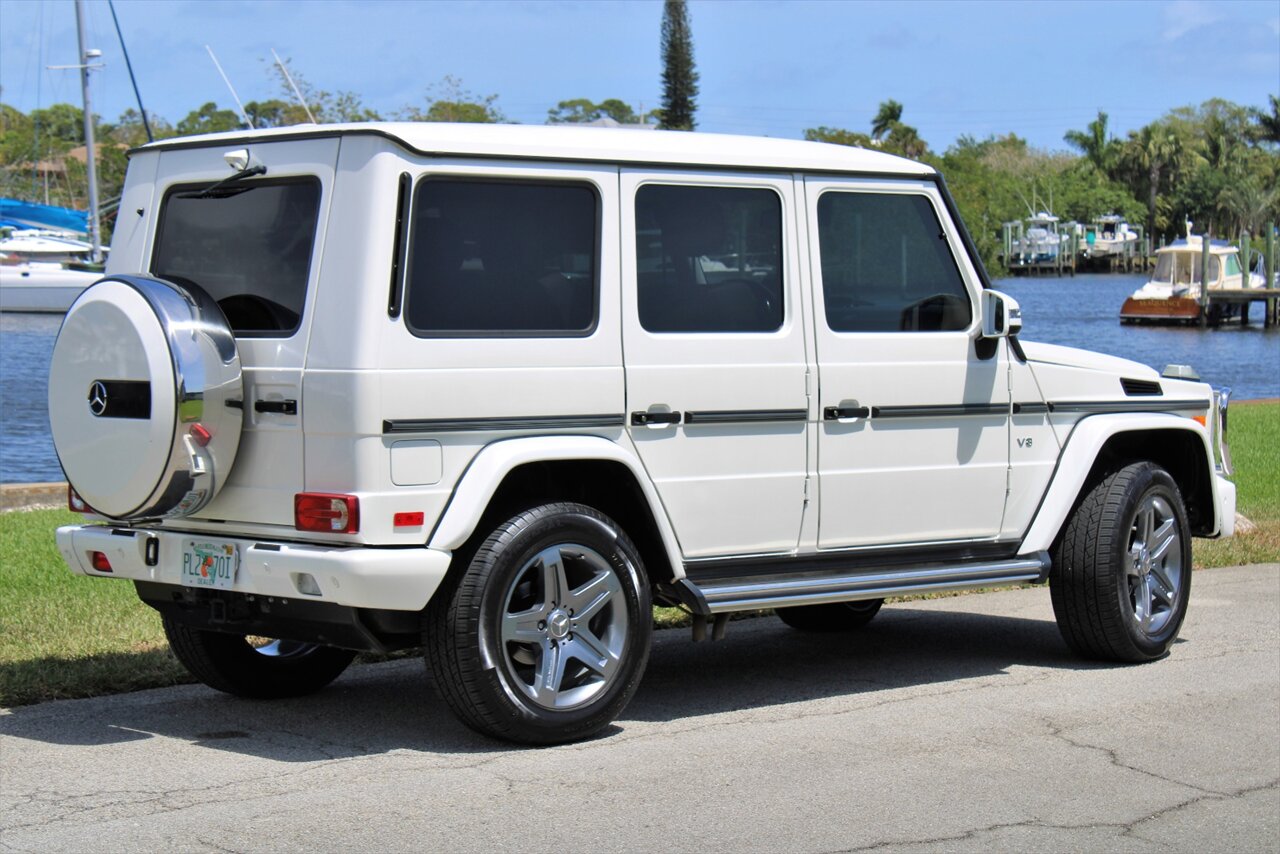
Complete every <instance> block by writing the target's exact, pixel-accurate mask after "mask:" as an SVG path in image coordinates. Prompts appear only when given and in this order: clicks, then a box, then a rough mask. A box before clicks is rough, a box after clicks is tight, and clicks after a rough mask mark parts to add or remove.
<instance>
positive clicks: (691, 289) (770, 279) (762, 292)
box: [636, 184, 783, 332]
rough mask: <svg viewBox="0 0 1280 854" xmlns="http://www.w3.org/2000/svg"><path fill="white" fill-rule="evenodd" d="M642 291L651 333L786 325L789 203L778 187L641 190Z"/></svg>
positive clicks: (643, 314) (759, 329)
mask: <svg viewBox="0 0 1280 854" xmlns="http://www.w3.org/2000/svg"><path fill="white" fill-rule="evenodd" d="M636 290H637V298H638V301H639V308H640V325H641V326H643V327H644V328H645V329H646V330H648V331H649V332H773V331H775V330H776V329H778V328H779V327H781V326H782V316H783V315H782V202H781V200H780V199H779V198H778V194H777V193H775V192H773V191H772V190H763V189H754V188H739V187H682V186H671V185H665V184H651V185H647V186H644V187H641V188H640V189H639V190H637V191H636Z"/></svg>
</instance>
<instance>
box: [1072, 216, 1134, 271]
mask: <svg viewBox="0 0 1280 854" xmlns="http://www.w3.org/2000/svg"><path fill="white" fill-rule="evenodd" d="M1086 228H1087V230H1086V232H1085V249H1084V253H1085V256H1086V257H1087V258H1089V259H1090V260H1095V261H1101V260H1103V259H1107V258H1113V257H1117V256H1120V257H1126V256H1127V255H1129V254H1132V253H1133V252H1134V251H1135V250H1136V249H1137V246H1138V233H1137V232H1136V231H1134V230H1133V229H1132V228H1130V227H1129V223H1127V222H1125V221H1124V218H1123V217H1120V216H1117V215H1116V214H1107V215H1106V216H1100V217H1098V218H1097V219H1096V220H1094V222H1093V223H1092V224H1090V225H1089V226H1087V227H1086Z"/></svg>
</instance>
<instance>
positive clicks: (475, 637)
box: [424, 503, 652, 744]
mask: <svg viewBox="0 0 1280 854" xmlns="http://www.w3.org/2000/svg"><path fill="white" fill-rule="evenodd" d="M650 606H651V603H650V597H649V585H648V580H647V579H646V577H645V573H644V567H643V564H642V562H641V560H640V556H639V554H638V553H637V552H636V549H635V546H633V545H632V544H631V541H630V540H629V539H628V538H627V536H626V534H624V533H623V532H622V530H621V529H620V528H619V527H618V525H617V524H616V523H615V522H614V521H613V520H611V519H609V518H608V517H607V516H604V515H603V514H601V513H599V512H597V511H596V510H594V509H592V508H590V507H586V506H584V505H581V504H567V503H566V504H548V505H544V506H542V507H537V508H534V509H532V510H529V511H528V512H525V513H521V514H520V515H518V516H515V517H513V518H511V519H508V520H507V521H505V522H503V523H502V524H500V525H498V526H497V527H496V528H495V529H494V530H493V532H492V533H491V534H490V535H489V536H488V537H487V538H486V539H485V540H484V542H483V543H482V544H481V545H480V546H479V547H478V548H477V549H476V551H475V553H474V555H473V556H472V557H471V559H470V561H469V563H468V564H467V565H466V567H465V568H464V569H463V570H462V571H461V572H459V573H457V574H456V575H454V576H453V577H452V578H451V580H450V582H448V583H447V584H446V586H445V587H443V588H442V589H441V590H440V591H438V592H437V593H436V595H435V596H434V597H433V598H432V601H431V604H430V605H429V606H428V608H427V614H426V618H425V623H424V646H425V655H426V660H427V665H428V667H429V668H430V670H431V673H432V675H433V676H434V679H435V683H436V685H437V687H438V688H439V690H440V692H441V694H442V695H443V696H444V699H445V701H446V702H447V703H448V704H449V706H450V707H451V708H452V709H453V711H454V712H455V713H456V714H457V715H458V717H460V718H461V719H462V720H463V722H465V723H466V724H467V725H468V726H470V727H471V728H473V729H475V730H477V731H478V732H481V733H483V734H485V735H489V736H493V737H495V738H502V739H506V740H509V741H517V742H524V743H528V744H555V743H561V742H568V741H575V740H578V739H582V738H587V737H588V736H591V735H593V734H595V733H596V732H598V731H600V730H601V729H603V728H604V727H605V726H607V725H608V724H609V723H610V722H611V721H612V720H613V719H614V718H615V717H617V715H618V714H619V713H620V712H621V711H622V709H623V707H625V706H626V704H627V702H628V701H629V700H630V699H631V696H632V694H634V693H635V689H636V687H637V686H638V684H639V682H640V677H641V675H642V674H643V672H644V667H645V664H646V662H647V660H648V657H649V638H650V633H651V623H652V617H651V609H650Z"/></svg>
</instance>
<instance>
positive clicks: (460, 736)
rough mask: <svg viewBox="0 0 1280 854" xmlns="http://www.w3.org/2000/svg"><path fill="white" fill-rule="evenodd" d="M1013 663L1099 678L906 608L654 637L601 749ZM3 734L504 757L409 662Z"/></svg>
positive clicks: (74, 709) (128, 699)
mask: <svg viewBox="0 0 1280 854" xmlns="http://www.w3.org/2000/svg"><path fill="white" fill-rule="evenodd" d="M1019 665H1026V666H1032V667H1041V668H1051V669H1070V670H1075V669H1089V668H1097V667H1105V666H1106V665H1096V664H1089V663H1087V662H1081V661H1080V660H1078V659H1076V658H1074V657H1073V656H1072V655H1071V654H1070V652H1069V651H1068V650H1067V648H1066V646H1065V644H1064V643H1063V641H1062V639H1061V638H1060V637H1059V635H1058V630H1057V627H1056V626H1055V625H1054V623H1052V622H1050V621H1047V620H1040V619H1026V618H1020V617H1008V616H991V615H983V614H970V613H963V612H944V611H937V610H927V611H926V610H920V609H913V608H911V607H910V606H901V605H899V606H890V607H886V608H885V609H884V611H883V612H882V613H881V614H880V616H878V617H877V618H876V620H875V621H874V622H873V623H872V624H871V625H869V626H867V627H866V628H864V629H862V630H860V631H858V632H855V633H849V634H806V633H803V632H798V631H795V630H794V629H790V628H788V627H787V626H785V625H783V624H782V623H781V621H779V620H778V619H777V618H776V617H773V616H767V617H762V618H760V619H754V620H742V621H737V622H734V623H731V624H730V626H729V632H728V636H727V637H726V638H725V639H724V640H721V641H715V642H703V643H696V644H695V643H691V642H690V641H689V637H688V634H687V632H686V631H685V630H669V631H661V632H657V633H655V635H654V646H653V653H652V655H651V656H650V659H649V667H648V671H647V673H646V676H645V678H644V680H643V682H642V683H641V685H640V689H639V691H638V692H637V695H636V697H635V698H634V699H633V700H632V702H631V704H630V705H629V706H628V707H627V709H626V710H625V711H624V713H623V715H622V717H621V718H620V719H619V720H618V721H617V722H616V723H615V724H614V725H613V726H612V727H610V728H608V729H607V730H606V731H605V732H604V733H603V734H601V735H600V736H598V738H599V739H603V740H607V739H609V738H610V736H611V735H616V734H617V733H618V732H619V731H625V730H626V729H627V728H628V726H629V725H630V724H632V723H635V722H657V721H672V720H680V719H688V718H693V717H697V716H701V715H712V714H719V713H724V712H732V711H739V710H744V709H752V708H760V707H768V706H781V705H785V704H788V703H794V702H798V701H803V700H813V699H821V698H829V697H837V696H853V695H871V696H874V695H876V694H877V693H885V692H889V691H892V690H894V689H898V688H903V687H910V686H916V685H926V684H945V683H952V682H957V681H959V680H966V679H973V678H979V677H990V676H997V675H1000V674H1007V673H1008V672H1009V669H1010V668H1011V667H1016V666H1019ZM0 733H3V734H5V735H7V736H10V737H14V738H21V739H27V740H33V741H41V742H46V743H50V744H59V745H82V746H92V745H103V744H117V743H123V742H130V741H139V740H143V739H149V738H155V737H163V738H168V739H175V740H178V741H181V742H185V743H187V744H193V745H197V746H200V747H205V748H209V749H214V750H222V751H229V752H233V753H239V754H244V755H246V756H253V757H260V758H264V759H270V760H275V761H280V762H317V761H326V760H336V759H345V758H354V757H360V756H369V755H377V754H385V753H390V752H393V751H421V752H431V753H445V754H451V753H462V754H486V753H500V752H506V751H508V750H510V749H511V747H510V746H509V745H504V744H501V743H499V742H495V741H492V740H489V739H486V738H484V737H481V736H479V735H476V734H475V733H473V732H471V731H470V730H468V729H467V728H465V727H464V726H463V725H462V724H460V723H459V722H458V721H457V720H456V719H455V718H454V717H453V715H452V714H451V713H450V712H449V710H448V708H447V707H446V706H445V704H444V702H443V700H442V699H441V698H440V697H439V696H438V695H437V694H436V692H435V690H434V688H433V686H432V685H431V684H430V681H429V678H428V677H427V675H426V674H425V673H424V667H423V665H422V662H421V661H420V660H418V659H401V660H396V661H391V662H386V663H381V664H372V665H365V666H358V667H353V668H351V669H350V670H349V671H348V672H347V673H346V674H344V675H343V676H342V677H340V678H339V679H338V680H337V681H336V682H335V683H333V685H331V686H330V687H329V688H327V689H326V690H324V691H322V692H320V693H318V694H315V695H312V696H310V697H303V698H298V699H291V700H276V701H252V700H244V699H240V698H237V697H231V696H228V695H225V694H220V693H218V692H216V691H213V690H212V689H209V688H206V687H204V686H202V685H184V686H180V687H175V688H164V689H156V690H152V691H146V692H140V693H136V694H121V695H115V696H109V697H98V698H94V699H89V700H73V701H61V702H57V703H45V704H41V705H36V706H22V707H18V708H15V709H12V710H10V712H9V714H7V715H5V716H3V717H0Z"/></svg>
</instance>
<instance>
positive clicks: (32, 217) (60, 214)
mask: <svg viewBox="0 0 1280 854" xmlns="http://www.w3.org/2000/svg"><path fill="white" fill-rule="evenodd" d="M0 228H17V229H31V228H35V229H52V230H55V231H72V232H75V233H76V234H88V232H89V214H87V213H85V212H84V211H77V210H72V209H71V208H60V207H56V206H54V205H39V204H36V203H35V202H24V201H20V200H18V199H0Z"/></svg>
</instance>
